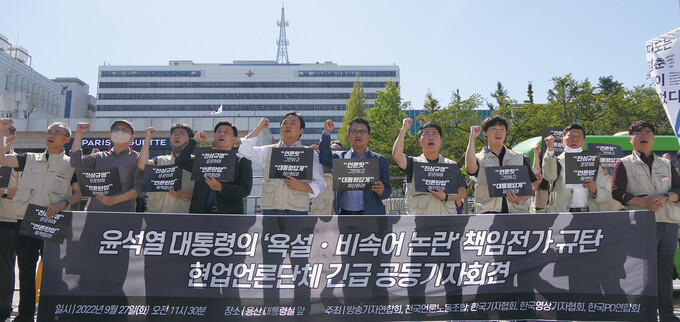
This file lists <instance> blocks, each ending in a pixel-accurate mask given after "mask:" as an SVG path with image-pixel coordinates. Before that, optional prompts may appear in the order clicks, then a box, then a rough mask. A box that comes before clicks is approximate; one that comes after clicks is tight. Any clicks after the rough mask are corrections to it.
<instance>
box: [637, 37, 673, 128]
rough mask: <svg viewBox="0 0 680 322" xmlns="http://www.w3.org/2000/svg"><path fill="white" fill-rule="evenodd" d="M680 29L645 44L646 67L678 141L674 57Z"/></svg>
mask: <svg viewBox="0 0 680 322" xmlns="http://www.w3.org/2000/svg"><path fill="white" fill-rule="evenodd" d="M679 34H680V28H678V29H675V30H673V31H671V32H669V33H667V34H665V35H661V36H659V37H656V38H654V39H651V40H649V41H647V42H645V47H646V48H647V67H649V75H650V76H651V77H652V81H653V82H654V84H655V85H656V93H657V94H659V98H660V99H661V103H663V107H664V109H665V110H666V115H667V116H668V119H669V120H670V121H671V126H673V131H675V135H676V136H678V140H680V131H679V129H680V101H679V100H680V65H675V56H678V57H679V58H680V47H678V46H677V40H678V35H679Z"/></svg>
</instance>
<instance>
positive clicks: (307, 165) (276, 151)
mask: <svg viewBox="0 0 680 322" xmlns="http://www.w3.org/2000/svg"><path fill="white" fill-rule="evenodd" d="M313 166H314V149H311V148H272V151H271V162H270V164H269V177H270V178H272V179H285V178H286V176H289V177H293V178H296V179H300V180H312V176H313V172H312V171H313ZM265 171H266V170H265Z"/></svg>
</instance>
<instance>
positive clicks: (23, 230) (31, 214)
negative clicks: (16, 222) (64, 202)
mask: <svg viewBox="0 0 680 322" xmlns="http://www.w3.org/2000/svg"><path fill="white" fill-rule="evenodd" d="M72 216H73V215H72V213H71V212H70V211H60V212H59V213H58V214H57V215H55V216H54V217H52V218H47V207H41V206H36V205H34V204H28V207H27V208H26V213H25V214H24V220H23V221H22V223H21V227H20V228H19V234H21V235H24V236H28V237H32V238H38V239H42V240H46V241H50V242H54V243H57V244H61V243H62V242H63V241H64V239H65V238H66V236H67V235H68V233H69V231H70V230H71V217H72Z"/></svg>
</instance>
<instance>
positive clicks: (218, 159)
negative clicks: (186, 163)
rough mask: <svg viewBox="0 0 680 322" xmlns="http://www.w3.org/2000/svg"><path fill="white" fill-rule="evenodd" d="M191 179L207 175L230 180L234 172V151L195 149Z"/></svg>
mask: <svg viewBox="0 0 680 322" xmlns="http://www.w3.org/2000/svg"><path fill="white" fill-rule="evenodd" d="M195 155H196V156H195V157H194V167H193V168H192V169H191V180H203V179H205V178H207V177H208V176H212V177H214V178H215V179H216V180H217V181H221V182H232V181H234V176H235V173H236V159H237V158H236V151H232V150H213V149H198V150H196V151H195Z"/></svg>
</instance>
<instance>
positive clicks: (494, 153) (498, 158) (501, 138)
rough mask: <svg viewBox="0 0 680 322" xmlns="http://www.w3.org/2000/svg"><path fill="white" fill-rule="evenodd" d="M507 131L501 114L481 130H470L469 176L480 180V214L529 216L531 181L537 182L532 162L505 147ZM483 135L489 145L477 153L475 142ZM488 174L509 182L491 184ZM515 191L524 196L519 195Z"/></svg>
mask: <svg viewBox="0 0 680 322" xmlns="http://www.w3.org/2000/svg"><path fill="white" fill-rule="evenodd" d="M507 131H508V122H507V121H506V120H505V118H503V117H502V116H500V115H492V116H489V117H487V118H486V119H485V120H484V122H482V126H481V127H480V126H473V127H471V128H470V139H469V141H468V147H467V151H466V153H465V169H466V170H467V172H468V174H470V175H471V176H476V177H477V186H476V188H475V209H476V212H477V213H525V212H528V211H529V205H527V202H526V200H527V199H529V197H530V196H531V185H530V183H529V182H535V181H536V176H534V173H533V171H531V164H530V163H529V159H528V158H527V157H526V156H524V154H522V153H519V152H515V151H513V150H512V149H509V148H506V147H505V145H504V142H505V136H506V135H507ZM482 132H483V133H484V136H486V138H487V140H488V142H487V145H486V146H485V147H484V148H483V149H482V151H480V152H479V153H477V154H475V140H476V139H477V137H478V136H479V134H480V133H482ZM523 168H526V170H525V169H523ZM487 172H489V174H491V173H493V174H495V175H496V177H500V178H501V179H504V180H505V179H507V180H509V181H507V182H501V183H494V182H488V181H487V177H488V176H489V175H488V174H487ZM496 177H494V178H496ZM496 179H497V178H496ZM501 179H499V181H500V180H501ZM524 179H528V180H524ZM508 187H510V188H508ZM515 190H518V191H520V193H519V194H518V193H516V192H515Z"/></svg>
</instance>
